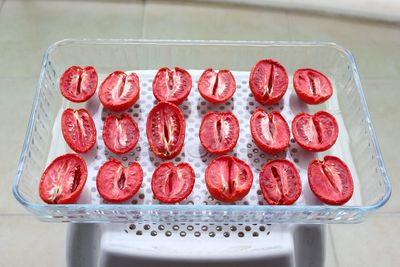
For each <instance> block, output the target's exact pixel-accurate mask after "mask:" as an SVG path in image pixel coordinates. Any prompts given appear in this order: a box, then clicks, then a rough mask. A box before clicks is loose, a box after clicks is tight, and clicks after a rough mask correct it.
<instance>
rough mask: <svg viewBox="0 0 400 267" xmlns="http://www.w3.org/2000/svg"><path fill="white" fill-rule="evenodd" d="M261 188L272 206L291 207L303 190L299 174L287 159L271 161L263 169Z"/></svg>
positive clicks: (261, 172)
mask: <svg viewBox="0 0 400 267" xmlns="http://www.w3.org/2000/svg"><path fill="white" fill-rule="evenodd" d="M260 187H261V191H262V193H263V196H264V199H265V200H266V201H267V202H268V204H270V205H291V204H293V203H294V202H296V200H297V199H298V198H299V196H300V194H301V190H302V187H301V180H300V174H299V172H298V171H297V169H296V167H295V166H294V165H293V163H291V162H290V161H288V160H285V159H277V160H271V161H269V162H267V163H266V164H265V165H264V166H263V167H262V169H261V171H260Z"/></svg>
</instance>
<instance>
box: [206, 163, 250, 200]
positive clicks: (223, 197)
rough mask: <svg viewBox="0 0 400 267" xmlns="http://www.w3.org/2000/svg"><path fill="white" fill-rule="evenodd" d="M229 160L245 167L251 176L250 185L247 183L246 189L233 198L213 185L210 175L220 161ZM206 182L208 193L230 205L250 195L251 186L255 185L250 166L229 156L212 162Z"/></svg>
mask: <svg viewBox="0 0 400 267" xmlns="http://www.w3.org/2000/svg"><path fill="white" fill-rule="evenodd" d="M229 159H230V160H232V161H234V162H236V163H237V164H239V165H241V166H243V167H244V169H245V170H246V172H247V174H248V175H249V177H248V183H247V185H246V187H245V188H242V189H240V190H238V191H236V192H235V193H233V194H232V195H231V196H227V195H226V194H224V193H223V188H217V187H216V186H215V185H214V184H213V182H212V181H211V173H210V172H211V166H212V164H217V162H218V161H219V160H229ZM205 180H206V186H207V189H208V192H209V193H210V195H211V196H212V197H213V198H215V199H216V200H219V201H222V202H227V203H229V202H235V201H238V200H241V199H243V198H244V197H245V196H246V195H247V194H248V193H249V191H250V189H251V185H252V184H253V172H252V171H251V169H250V167H249V165H247V163H245V162H244V161H243V160H241V159H238V158H235V157H232V156H229V155H225V156H220V157H218V158H215V159H213V160H212V161H211V162H210V164H209V165H208V166H207V168H206V172H205Z"/></svg>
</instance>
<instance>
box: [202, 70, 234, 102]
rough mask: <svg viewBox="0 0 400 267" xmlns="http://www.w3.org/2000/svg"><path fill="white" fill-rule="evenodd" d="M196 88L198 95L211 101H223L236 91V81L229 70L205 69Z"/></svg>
mask: <svg viewBox="0 0 400 267" xmlns="http://www.w3.org/2000/svg"><path fill="white" fill-rule="evenodd" d="M198 88H199V92H200V95H201V96H202V97H203V98H204V99H205V100H207V101H208V102H211V103H223V102H225V101H227V100H229V99H230V98H231V97H232V96H233V94H234V93H235V91H236V81H235V77H233V75H232V73H231V72H230V71H229V70H219V71H218V73H217V72H215V71H214V70H213V69H206V70H205V71H204V72H203V74H202V75H201V76H200V79H199V83H198Z"/></svg>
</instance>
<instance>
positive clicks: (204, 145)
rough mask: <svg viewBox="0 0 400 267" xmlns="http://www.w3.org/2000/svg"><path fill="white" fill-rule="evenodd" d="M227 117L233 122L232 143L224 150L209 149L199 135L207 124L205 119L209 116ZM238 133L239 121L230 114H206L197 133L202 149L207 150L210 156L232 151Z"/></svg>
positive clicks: (203, 138)
mask: <svg viewBox="0 0 400 267" xmlns="http://www.w3.org/2000/svg"><path fill="white" fill-rule="evenodd" d="M216 115H218V116H229V117H230V118H232V119H233V120H232V121H233V137H232V141H233V142H232V143H231V144H230V145H229V146H227V147H226V148H225V149H213V148H211V147H209V145H208V144H207V143H208V142H207V141H206V140H205V137H203V135H202V134H201V132H202V129H204V127H205V126H204V125H205V124H206V122H207V119H208V118H210V117H211V116H216ZM239 132H240V126H239V121H238V119H237V118H236V116H235V115H234V114H233V113H232V112H220V113H218V112H208V113H207V114H206V115H205V116H204V118H203V120H202V122H201V125H200V131H199V138H200V143H201V145H202V146H203V147H204V149H205V150H207V152H208V153H211V154H215V155H220V154H225V153H228V152H229V151H231V150H233V149H234V148H235V146H236V144H237V142H238V140H239Z"/></svg>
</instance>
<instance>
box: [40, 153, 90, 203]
mask: <svg viewBox="0 0 400 267" xmlns="http://www.w3.org/2000/svg"><path fill="white" fill-rule="evenodd" d="M68 159H73V160H76V161H77V162H78V164H79V165H80V167H81V168H82V169H80V171H81V176H80V179H79V184H78V186H77V187H76V189H75V191H74V192H73V193H72V194H71V195H70V196H69V197H67V198H63V199H60V200H58V201H57V202H53V201H51V200H49V199H48V198H47V195H46V192H45V191H44V190H45V189H44V188H43V187H44V186H45V179H44V178H45V176H46V175H47V173H48V172H50V170H51V168H52V167H53V166H54V165H56V164H57V163H59V161H64V160H68ZM87 175H88V170H87V166H86V162H85V161H84V160H83V158H81V157H80V156H79V155H77V154H64V155H62V156H59V157H57V158H55V159H54V160H53V161H52V162H51V163H50V164H49V165H48V166H47V167H46V170H45V171H44V172H43V174H42V176H41V178H40V182H39V196H40V198H41V199H42V200H43V201H44V202H46V203H47V204H74V203H76V201H77V200H78V199H79V197H80V195H81V193H82V191H83V188H84V187H85V183H86V179H87Z"/></svg>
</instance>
